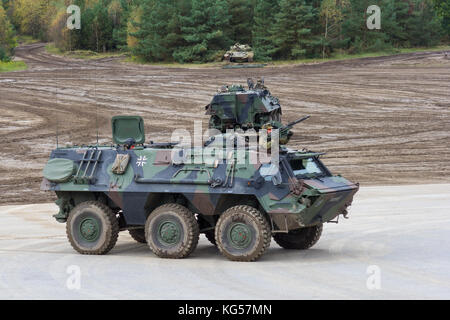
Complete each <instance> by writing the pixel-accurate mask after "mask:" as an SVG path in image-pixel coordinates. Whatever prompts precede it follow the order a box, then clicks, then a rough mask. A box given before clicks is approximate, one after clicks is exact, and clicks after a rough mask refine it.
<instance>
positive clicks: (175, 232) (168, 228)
mask: <svg viewBox="0 0 450 320" xmlns="http://www.w3.org/2000/svg"><path fill="white" fill-rule="evenodd" d="M158 235H159V238H160V240H161V241H162V242H164V243H165V244H169V245H172V244H175V243H178V241H179V240H180V235H181V231H180V227H179V225H178V224H177V223H175V222H173V221H166V222H163V223H161V224H160V226H159V232H158Z"/></svg>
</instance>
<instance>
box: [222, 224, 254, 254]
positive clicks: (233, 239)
mask: <svg viewBox="0 0 450 320" xmlns="http://www.w3.org/2000/svg"><path fill="white" fill-rule="evenodd" d="M252 236H253V234H252V231H251V230H250V228H249V227H248V226H247V225H246V224H244V223H235V224H233V225H232V226H231V227H230V231H229V232H228V238H229V240H230V243H231V245H232V246H233V247H235V248H237V249H244V248H247V247H248V246H249V245H250V242H251V241H252Z"/></svg>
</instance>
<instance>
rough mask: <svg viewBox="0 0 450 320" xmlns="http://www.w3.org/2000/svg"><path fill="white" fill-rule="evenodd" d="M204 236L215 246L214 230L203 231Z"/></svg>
mask: <svg viewBox="0 0 450 320" xmlns="http://www.w3.org/2000/svg"><path fill="white" fill-rule="evenodd" d="M205 237H206V239H208V241H209V242H211V243H212V244H213V245H215V246H217V243H216V235H215V232H214V230H208V231H205Z"/></svg>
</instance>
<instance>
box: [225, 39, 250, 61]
mask: <svg viewBox="0 0 450 320" xmlns="http://www.w3.org/2000/svg"><path fill="white" fill-rule="evenodd" d="M253 57H254V53H253V50H252V48H251V47H250V46H249V45H248V44H240V43H235V44H234V45H232V46H231V47H230V50H228V51H227V52H225V54H224V55H223V60H225V61H228V62H253Z"/></svg>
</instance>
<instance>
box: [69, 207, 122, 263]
mask: <svg viewBox="0 0 450 320" xmlns="http://www.w3.org/2000/svg"><path fill="white" fill-rule="evenodd" d="M66 233H67V237H68V238H69V242H70V244H71V245H72V247H73V248H74V249H75V250H76V251H78V252H79V253H81V254H105V253H107V252H109V251H110V250H111V249H112V248H113V247H114V245H115V244H116V242H117V237H118V235H119V222H118V220H117V218H116V215H115V214H114V213H113V211H112V210H111V209H110V208H109V207H107V206H106V205H104V204H103V203H100V202H97V201H86V202H83V203H80V204H79V205H77V206H76V207H75V208H73V209H72V211H70V214H69V218H68V219H67V223H66Z"/></svg>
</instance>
